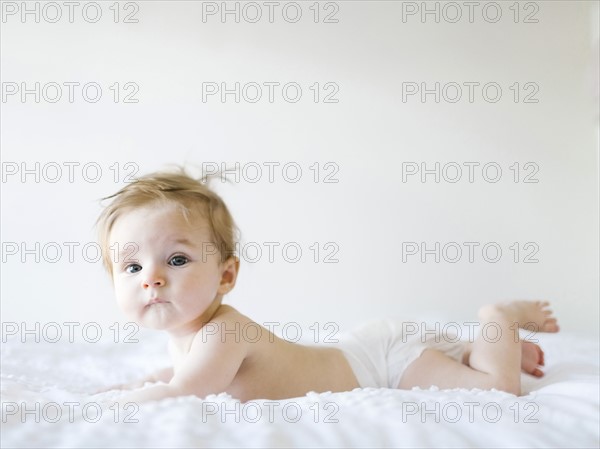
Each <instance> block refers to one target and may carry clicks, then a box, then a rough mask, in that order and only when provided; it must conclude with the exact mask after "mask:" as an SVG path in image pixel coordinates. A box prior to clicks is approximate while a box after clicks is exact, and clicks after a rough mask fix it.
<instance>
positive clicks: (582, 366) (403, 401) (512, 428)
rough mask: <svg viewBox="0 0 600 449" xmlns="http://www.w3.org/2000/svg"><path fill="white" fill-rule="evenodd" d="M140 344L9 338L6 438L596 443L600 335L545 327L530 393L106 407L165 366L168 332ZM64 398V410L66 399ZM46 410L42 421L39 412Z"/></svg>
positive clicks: (227, 399) (74, 443)
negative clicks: (539, 368)
mask: <svg viewBox="0 0 600 449" xmlns="http://www.w3.org/2000/svg"><path fill="white" fill-rule="evenodd" d="M138 335H139V338H138V339H139V343H135V344H128V343H119V344H115V343H114V342H111V341H109V340H107V341H105V340H101V341H99V342H97V343H93V344H92V343H86V342H83V341H82V342H80V343H69V342H68V341H64V342H63V341H60V342H57V343H50V342H47V341H43V340H42V341H41V342H40V343H35V342H33V341H27V342H26V343H22V342H21V340H20V339H19V337H18V336H16V337H9V338H7V339H6V338H4V337H3V340H6V341H5V342H3V344H2V373H1V374H2V378H1V391H2V436H1V443H2V444H1V445H2V447H138V448H143V447H545V448H546V447H569V448H574V447H577V448H587V447H590V448H598V447H599V444H600V417H599V410H600V399H599V397H600V392H599V384H600V377H599V345H598V342H597V341H595V340H594V339H593V338H589V337H588V338H584V337H580V336H576V335H574V334H569V333H568V332H564V331H562V332H560V333H559V334H543V335H538V336H537V338H538V339H539V341H540V344H541V345H542V347H543V349H544V351H545V353H546V369H545V372H546V375H545V376H544V377H543V378H541V379H536V378H533V377H531V376H528V375H525V374H523V389H524V392H525V393H527V394H526V395H525V396H521V397H516V396H513V395H510V394H507V393H504V392H500V391H496V390H492V391H482V390H477V389H474V390H465V389H453V390H439V389H437V388H435V387H432V388H430V389H426V390H423V389H413V390H391V389H384V388H381V389H375V388H365V389H356V390H354V391H351V392H345V393H330V392H326V393H321V394H317V393H314V392H310V393H308V394H307V395H306V396H303V397H299V398H294V399H289V400H285V401H268V400H257V401H250V402H248V403H246V404H242V403H240V402H239V401H237V400H236V399H235V398H232V397H231V396H229V395H227V394H225V393H221V394H219V395H211V396H208V397H206V398H204V399H200V398H197V397H193V396H188V397H180V398H169V399H164V400H162V401H156V402H150V403H145V404H140V405H139V406H133V405H128V406H125V404H119V406H118V407H113V408H112V409H108V408H106V407H105V408H103V409H102V408H99V407H100V406H96V405H94V404H99V403H100V402H101V401H103V400H106V399H107V398H114V397H115V395H116V392H115V391H109V392H105V393H100V394H95V395H93V393H94V392H95V391H97V390H98V389H100V388H102V387H106V386H108V385H112V384H115V383H119V382H125V381H131V380H134V379H139V378H142V377H143V376H145V375H147V374H148V373H150V372H152V371H153V370H155V369H158V368H160V367H163V366H166V365H168V362H169V361H168V356H167V353H166V339H165V336H164V335H163V334H161V333H158V332H148V331H140V332H139V334H138ZM59 406H60V409H59ZM36 421H39V422H36Z"/></svg>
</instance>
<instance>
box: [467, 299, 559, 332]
mask: <svg viewBox="0 0 600 449" xmlns="http://www.w3.org/2000/svg"><path fill="white" fill-rule="evenodd" d="M549 305H550V303H549V302H548V301H511V302H507V303H503V304H496V305H492V306H486V307H483V308H482V309H481V310H480V312H479V313H480V317H481V318H490V317H491V316H492V315H495V314H498V313H500V314H501V315H502V316H504V317H505V318H507V319H508V320H510V321H511V322H513V323H517V324H518V326H519V327H521V328H524V329H528V330H531V331H534V332H558V330H559V327H558V324H557V321H556V318H554V317H553V316H552V311H551V310H545V308H546V307H548V306H549Z"/></svg>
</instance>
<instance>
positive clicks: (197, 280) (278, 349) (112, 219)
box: [98, 170, 558, 402]
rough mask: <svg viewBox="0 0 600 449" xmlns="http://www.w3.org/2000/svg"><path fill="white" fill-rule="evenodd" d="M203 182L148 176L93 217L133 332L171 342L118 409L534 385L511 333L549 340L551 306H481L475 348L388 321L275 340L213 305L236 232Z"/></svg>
mask: <svg viewBox="0 0 600 449" xmlns="http://www.w3.org/2000/svg"><path fill="white" fill-rule="evenodd" d="M205 181H206V180H205V179H204V178H203V179H201V180H196V179H194V178H192V177H190V176H189V175H187V174H186V173H185V172H184V171H183V170H181V171H180V172H174V173H170V172H160V173H153V174H150V175H147V176H144V177H141V178H138V179H137V180H136V181H135V182H133V183H131V184H128V185H127V186H126V187H124V188H123V189H121V190H120V191H119V192H117V193H116V194H114V195H112V196H110V197H108V198H106V199H112V202H111V203H110V204H109V205H108V206H107V207H106V208H105V209H104V211H103V212H102V214H101V216H100V217H99V219H98V226H99V233H100V237H99V238H100V244H101V247H102V248H103V250H104V251H103V256H104V264H105V266H106V268H107V270H108V271H109V273H110V275H111V277H112V281H113V284H114V289H115V294H116V298H117V303H118V305H119V307H120V308H121V309H122V311H123V312H124V313H125V315H126V316H127V317H128V318H129V319H131V320H133V321H135V322H137V323H138V324H140V325H141V326H144V327H148V328H152V329H158V330H164V331H166V332H168V334H169V336H170V339H169V353H170V356H171V359H172V362H173V367H172V368H168V369H165V370H162V371H160V372H158V373H156V374H155V375H153V376H151V377H150V378H148V379H144V380H143V381H140V382H139V383H138V384H136V385H129V386H121V387H131V388H134V387H136V386H139V387H141V386H142V385H144V384H145V382H155V383H154V384H153V385H151V386H147V387H146V388H143V389H137V390H134V391H131V392H128V393H127V394H125V396H124V397H122V398H119V400H120V401H127V402H143V401H149V400H159V399H162V398H167V397H175V396H181V395H196V396H199V397H205V396H207V395H209V394H218V393H220V392H226V393H229V394H230V395H231V396H233V397H235V398H238V399H239V400H241V401H242V402H246V401H249V400H252V399H259V398H261V399H286V398H292V397H298V396H304V395H305V394H306V393H307V392H310V391H315V392H324V391H331V392H342V391H350V390H353V389H354V388H364V387H387V388H400V389H410V388H412V387H415V386H416V387H422V388H427V387H430V386H432V385H436V386H438V387H439V388H456V387H464V388H481V389H491V388H496V389H499V390H504V391H506V392H509V393H512V394H515V395H520V394H521V384H520V374H521V370H523V371H525V372H526V373H529V374H532V375H534V376H537V377H540V376H542V375H543V373H542V372H541V371H540V369H539V366H540V365H543V364H544V358H543V352H542V351H541V349H540V348H539V346H537V345H535V344H533V343H529V342H525V341H522V340H519V338H516V337H518V328H517V326H519V327H525V326H532V324H533V325H534V326H536V327H537V330H540V331H544V332H557V331H558V325H557V322H556V319H555V318H552V316H551V311H549V310H547V306H548V303H547V302H541V301H535V302H530V301H515V302H510V303H506V304H500V305H488V306H485V307H483V308H481V309H480V310H479V320H480V321H479V324H480V326H478V327H477V332H478V336H477V338H476V339H474V341H473V342H472V343H463V342H457V343H450V342H446V341H445V340H444V339H442V340H440V338H433V337H431V336H430V337H429V338H427V339H421V338H416V337H415V336H412V337H411V338H407V336H406V332H405V330H406V329H404V327H403V326H402V322H400V321H394V320H386V321H382V322H381V323H372V324H369V325H366V326H363V327H362V328H359V329H357V330H356V331H355V332H351V333H348V334H347V335H346V336H345V337H343V338H342V341H341V342H340V343H339V344H337V345H327V346H308V345H301V344H296V343H291V342H288V341H285V340H283V339H281V338H278V337H277V336H276V335H274V334H273V333H272V332H270V331H269V330H267V329H266V328H264V327H263V326H260V325H258V324H257V323H255V322H253V321H252V320H251V319H250V318H248V317H247V316H245V315H243V314H241V313H239V312H238V311H237V310H236V309H234V308H233V307H230V306H228V305H225V304H222V300H223V296H224V295H226V294H227V293H229V292H230V291H231V290H232V289H233V288H234V286H235V283H236V279H237V276H238V273H239V270H240V263H239V259H238V258H237V257H236V254H235V243H236V237H237V228H236V225H235V223H234V221H233V219H232V217H231V215H230V213H229V211H228V209H227V207H226V205H225V203H224V202H223V200H222V199H221V198H220V197H219V196H218V195H217V194H216V193H215V192H213V191H212V190H211V189H210V188H209V186H208V184H207V183H206V182H205ZM488 323H489V324H493V326H494V327H495V328H496V329H497V330H498V337H495V338H494V339H493V340H492V339H490V338H484V337H485V336H484V335H481V332H482V329H484V328H485V327H486V326H485V324H488ZM249 326H250V327H249ZM242 329H246V330H247V329H255V330H257V332H255V333H256V338H252V339H251V340H250V339H248V338H244V335H246V334H247V333H246V332H245V333H243V334H242V331H241V330H242ZM253 335H254V334H253ZM438 337H439V336H438Z"/></svg>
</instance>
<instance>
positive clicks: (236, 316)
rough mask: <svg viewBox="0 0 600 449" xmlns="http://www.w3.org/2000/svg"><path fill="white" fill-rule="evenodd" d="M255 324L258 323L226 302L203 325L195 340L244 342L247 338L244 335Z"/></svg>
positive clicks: (204, 341)
mask: <svg viewBox="0 0 600 449" xmlns="http://www.w3.org/2000/svg"><path fill="white" fill-rule="evenodd" d="M253 326H258V324H256V323H255V322H254V321H252V320H251V319H250V318H248V317H247V316H246V315H244V314H242V313H240V312H239V311H238V310H237V309H235V308H233V307H231V306H229V305H225V304H224V305H221V306H220V307H219V309H218V310H217V312H216V313H215V314H214V315H213V316H212V318H211V319H210V321H209V322H208V323H206V324H205V325H204V326H202V328H201V329H200V330H199V331H198V334H197V335H196V338H195V340H197V339H202V342H203V343H206V342H207V341H208V340H212V341H216V340H218V341H220V342H221V343H229V344H231V343H244V342H245V341H246V340H247V339H246V338H243V337H244V335H245V334H246V333H247V332H248V328H249V327H253Z"/></svg>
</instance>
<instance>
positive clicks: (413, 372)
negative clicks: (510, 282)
mask: <svg viewBox="0 0 600 449" xmlns="http://www.w3.org/2000/svg"><path fill="white" fill-rule="evenodd" d="M547 305H548V303H547V302H540V301H535V302H529V301H514V302H511V303H508V304H502V305H492V306H485V307H483V308H482V309H480V311H479V320H480V323H479V324H480V326H479V328H478V331H479V336H478V338H477V339H476V340H475V341H474V342H473V345H472V348H471V354H470V356H469V364H470V366H466V365H464V364H463V363H460V362H458V361H456V360H454V359H452V358H450V357H448V356H446V355H445V354H443V353H441V352H440V351H437V350H435V349H426V350H425V351H423V353H422V354H421V356H420V357H419V358H418V359H417V360H415V361H414V362H412V363H411V364H410V365H409V366H408V368H407V369H406V370H405V372H404V374H403V375H402V378H401V380H400V384H399V385H398V388H402V389H409V388H412V387H415V386H416V387H421V388H428V387H430V386H432V385H436V386H438V387H439V388H481V389H486V390H487V389H491V388H496V389H498V390H504V391H507V392H509V393H512V394H516V395H520V394H521V356H522V354H521V343H520V341H519V339H517V338H515V332H516V327H515V326H514V323H518V326H519V327H525V326H526V325H528V324H530V323H532V322H533V323H535V324H536V325H537V326H538V329H539V330H540V331H542V332H557V331H558V326H557V324H556V319H555V318H552V317H551V316H550V315H551V313H552V312H551V311H549V310H544V308H545V307H546V306H547ZM486 324H489V326H486ZM486 328H489V330H488V334H487V335H486V336H485V338H484V336H483V335H482V331H483V330H484V329H486ZM493 328H496V329H498V328H499V330H500V331H501V332H500V335H499V338H497V337H496V336H495V335H494V333H493V330H492V329H493Z"/></svg>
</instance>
